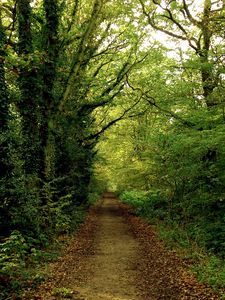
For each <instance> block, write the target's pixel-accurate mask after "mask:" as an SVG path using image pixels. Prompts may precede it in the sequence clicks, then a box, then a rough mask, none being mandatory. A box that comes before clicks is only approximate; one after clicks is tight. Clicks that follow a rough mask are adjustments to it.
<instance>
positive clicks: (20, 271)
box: [0, 193, 97, 300]
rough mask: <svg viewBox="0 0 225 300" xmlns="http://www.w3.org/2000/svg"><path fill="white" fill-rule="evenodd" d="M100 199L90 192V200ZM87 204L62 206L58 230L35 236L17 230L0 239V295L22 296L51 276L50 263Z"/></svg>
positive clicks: (68, 237)
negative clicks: (68, 208)
mask: <svg viewBox="0 0 225 300" xmlns="http://www.w3.org/2000/svg"><path fill="white" fill-rule="evenodd" d="M96 199H97V196H96V193H93V194H91V195H90V196H89V201H90V203H93V202H94V200H96ZM87 210H88V206H87V205H86V206H77V207H74V208H73V210H72V211H71V209H70V210H69V213H68V212H67V213H66V211H64V212H63V211H62V210H61V214H60V216H58V222H57V224H56V225H55V230H54V231H53V230H52V231H51V232H49V231H48V234H47V232H45V233H44V232H42V233H41V234H40V235H39V236H37V237H34V236H32V232H27V233H25V232H21V231H19V230H14V231H12V232H11V234H10V235H9V237H7V238H4V239H3V240H2V241H1V243H0V299H1V300H9V299H23V293H24V292H27V291H29V290H32V289H35V287H36V286H37V285H38V284H40V283H41V282H42V281H43V280H45V279H46V277H48V263H49V262H51V261H52V260H55V259H56V258H57V257H58V256H60V254H61V253H62V250H63V249H64V248H65V246H66V245H67V243H68V241H69V239H70V236H71V234H73V233H74V232H75V231H76V230H77V228H78V227H79V225H80V224H81V223H82V222H83V220H84V217H85V215H86V212H87Z"/></svg>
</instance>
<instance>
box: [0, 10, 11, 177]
mask: <svg viewBox="0 0 225 300" xmlns="http://www.w3.org/2000/svg"><path fill="white" fill-rule="evenodd" d="M4 44H5V33H4V28H3V25H2V24H1V15H0V130H1V131H0V132H1V133H0V134H1V140H2V142H1V145H0V180H1V179H3V178H5V177H7V176H8V175H9V173H10V164H9V157H8V151H9V145H8V143H9V137H8V122H9V96H8V91H7V86H6V81H5V69H4V60H5V56H6V53H5V50H4Z"/></svg>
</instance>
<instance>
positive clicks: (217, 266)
mask: <svg viewBox="0 0 225 300" xmlns="http://www.w3.org/2000/svg"><path fill="white" fill-rule="evenodd" d="M192 270H193V271H194V273H195V274H196V276H197V278H198V279H199V281H200V282H207V283H209V284H210V285H211V286H212V287H213V288H214V289H216V290H218V289H220V288H224V282H225V264H224V260H222V259H220V258H218V257H216V256H210V257H209V258H208V259H205V260H202V261H201V264H199V265H194V266H193V267H192Z"/></svg>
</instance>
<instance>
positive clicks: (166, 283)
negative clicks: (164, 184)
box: [24, 193, 220, 300]
mask: <svg viewBox="0 0 225 300" xmlns="http://www.w3.org/2000/svg"><path fill="white" fill-rule="evenodd" d="M49 272H50V277H49V279H48V280H47V281H46V282H44V283H43V284H42V285H41V286H40V287H39V289H38V290H37V291H36V292H35V295H34V294H33V293H32V294H30V295H27V296H25V297H24V299H36V300H37V299H42V300H56V299H57V300H58V299H65V298H70V299H74V300H164V299H172V300H181V299H186V300H192V299H196V300H197V299H200V300H201V299H220V298H219V296H217V295H216V294H214V293H213V292H212V291H211V289H210V288H209V287H207V286H205V285H202V284H200V283H198V282H197V280H196V279H195V277H194V275H193V274H191V272H190V271H189V270H188V266H187V264H186V263H185V262H184V261H182V260H181V259H180V258H179V257H178V256H177V255H176V253H175V252H174V251H170V250H168V249H166V248H165V246H164V244H163V242H162V241H161V240H160V239H159V238H158V236H157V233H156V232H155V230H154V227H153V226H151V225H148V224H146V223H145V222H144V221H143V220H141V219H140V218H138V217H136V216H134V215H133V214H132V213H131V211H130V210H129V208H128V207H127V206H125V205H123V204H121V203H119V202H118V201H117V199H116V198H115V197H114V196H113V194H109V193H108V194H106V195H105V197H104V198H103V199H102V200H101V202H100V203H99V204H98V205H97V206H96V207H94V208H92V209H91V210H90V212H89V214H88V216H87V218H86V221H85V222H84V224H83V225H82V226H81V228H80V230H79V231H78V233H77V234H76V235H75V237H74V238H73V239H72V240H71V241H70V244H69V246H68V247H67V249H66V251H65V254H64V255H63V256H62V257H61V258H60V259H59V260H58V261H56V262H54V263H52V264H51V265H50V266H49Z"/></svg>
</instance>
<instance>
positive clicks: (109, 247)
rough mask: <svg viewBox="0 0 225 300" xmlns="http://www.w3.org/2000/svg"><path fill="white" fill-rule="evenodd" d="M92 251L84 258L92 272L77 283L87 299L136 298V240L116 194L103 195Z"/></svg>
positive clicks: (118, 299)
mask: <svg viewBox="0 0 225 300" xmlns="http://www.w3.org/2000/svg"><path fill="white" fill-rule="evenodd" d="M98 223H99V224H98V231H97V234H96V237H95V245H94V248H95V249H94V252H95V253H94V255H93V256H91V257H89V258H88V259H87V264H88V265H89V266H90V268H91V269H92V276H91V278H89V280H88V281H87V282H85V283H84V284H83V285H81V286H79V287H77V290H78V291H79V293H80V295H82V296H84V298H85V299H88V300H128V299H129V300H138V299H140V298H139V291H138V289H137V288H136V287H135V279H136V276H137V274H136V271H137V270H136V268H135V262H136V261H137V260H138V242H137V240H136V239H135V238H134V236H133V235H132V234H131V232H130V231H129V228H128V225H127V224H125V223H124V219H123V217H122V216H121V215H120V211H119V207H118V203H117V202H116V201H115V198H105V199H104V202H103V204H102V206H101V208H100V210H99V212H98Z"/></svg>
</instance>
